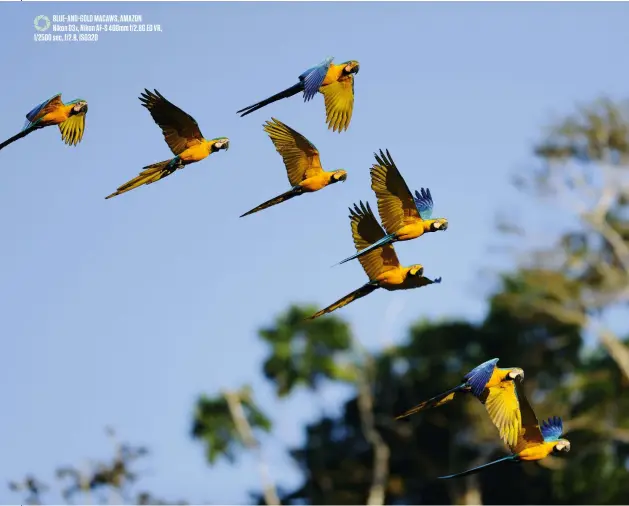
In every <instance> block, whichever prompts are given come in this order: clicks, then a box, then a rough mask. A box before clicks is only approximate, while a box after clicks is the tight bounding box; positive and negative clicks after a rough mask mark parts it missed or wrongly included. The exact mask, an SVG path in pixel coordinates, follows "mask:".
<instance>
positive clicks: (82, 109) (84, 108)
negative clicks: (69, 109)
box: [81, 104, 87, 112]
mask: <svg viewBox="0 0 629 506" xmlns="http://www.w3.org/2000/svg"><path fill="white" fill-rule="evenodd" d="M81 112H87V104H85V105H84V106H83V107H81Z"/></svg>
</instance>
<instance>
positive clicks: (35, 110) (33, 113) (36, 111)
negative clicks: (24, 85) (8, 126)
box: [26, 93, 61, 122]
mask: <svg viewBox="0 0 629 506" xmlns="http://www.w3.org/2000/svg"><path fill="white" fill-rule="evenodd" d="M60 96H61V93H57V94H56V95H53V96H52V97H50V98H49V99H48V100H44V101H43V102H42V103H41V104H39V105H36V106H35V107H33V109H32V110H31V111H30V112H29V113H28V114H27V115H26V119H27V120H28V121H29V122H31V121H33V119H34V118H35V116H37V115H38V114H39V111H41V110H42V109H43V108H44V107H46V105H48V104H49V103H50V102H52V101H53V100H54V99H55V98H57V97H60Z"/></svg>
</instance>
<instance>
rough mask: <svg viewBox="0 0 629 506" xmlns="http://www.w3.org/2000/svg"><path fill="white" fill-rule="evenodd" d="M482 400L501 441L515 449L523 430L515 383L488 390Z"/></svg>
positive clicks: (502, 383) (503, 383)
mask: <svg viewBox="0 0 629 506" xmlns="http://www.w3.org/2000/svg"><path fill="white" fill-rule="evenodd" d="M480 400H481V402H482V403H483V404H484V405H485V409H487V413H488V414H489V418H491V421H492V422H493V424H494V425H495V426H496V428H497V429H498V432H499V434H500V439H502V440H503V441H504V442H505V444H507V445H508V446H509V448H512V447H514V446H515V445H516V444H517V442H518V436H519V435H520V429H521V428H522V416H521V414H520V403H519V401H518V396H517V394H516V392H515V382H514V381H501V382H500V383H499V384H498V385H497V386H495V387H491V388H489V389H487V391H486V393H485V394H484V395H483V396H481V398H480Z"/></svg>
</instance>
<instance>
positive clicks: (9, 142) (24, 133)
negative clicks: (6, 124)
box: [0, 125, 37, 149]
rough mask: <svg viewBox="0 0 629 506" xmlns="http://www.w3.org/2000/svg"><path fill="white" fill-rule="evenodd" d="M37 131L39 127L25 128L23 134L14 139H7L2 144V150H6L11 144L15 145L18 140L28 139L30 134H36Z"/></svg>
mask: <svg viewBox="0 0 629 506" xmlns="http://www.w3.org/2000/svg"><path fill="white" fill-rule="evenodd" d="M35 130H37V127H35V126H34V125H33V126H30V127H28V128H25V129H24V130H22V131H21V132H19V133H17V134H15V135H14V136H13V137H11V138H9V139H7V140H6V141H4V142H3V143H2V144H0V149H3V148H6V147H7V146H8V145H9V144H13V143H14V142H15V141H17V140H18V139H21V138H22V137H26V136H27V135H28V134H30V133H31V132H34V131H35Z"/></svg>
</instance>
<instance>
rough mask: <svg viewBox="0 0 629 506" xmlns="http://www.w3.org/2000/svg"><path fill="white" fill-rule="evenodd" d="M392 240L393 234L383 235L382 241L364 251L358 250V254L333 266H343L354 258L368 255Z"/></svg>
mask: <svg viewBox="0 0 629 506" xmlns="http://www.w3.org/2000/svg"><path fill="white" fill-rule="evenodd" d="M394 238H395V234H388V235H385V236H384V237H383V238H382V239H379V240H377V241H376V242H374V243H373V244H372V245H371V246H367V247H366V248H365V249H363V250H360V251H359V252H358V253H355V254H354V255H352V256H351V257H347V258H346V259H345V260H341V261H340V262H339V263H338V264H335V265H341V264H344V263H345V262H349V261H350V260H354V258H358V257H361V256H363V255H364V254H365V253H369V252H370V251H373V250H375V249H376V248H381V247H382V246H386V245H387V244H391V243H392V242H394ZM332 267H334V266H332Z"/></svg>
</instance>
